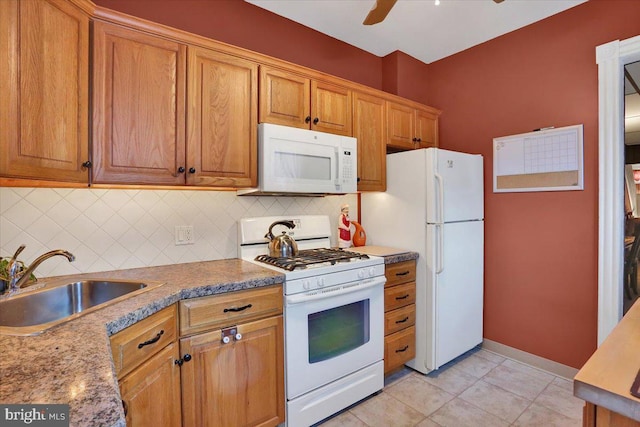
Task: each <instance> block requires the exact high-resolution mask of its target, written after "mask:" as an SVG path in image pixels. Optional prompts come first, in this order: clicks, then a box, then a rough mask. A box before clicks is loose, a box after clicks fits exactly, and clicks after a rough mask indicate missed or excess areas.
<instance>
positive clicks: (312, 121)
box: [259, 66, 352, 136]
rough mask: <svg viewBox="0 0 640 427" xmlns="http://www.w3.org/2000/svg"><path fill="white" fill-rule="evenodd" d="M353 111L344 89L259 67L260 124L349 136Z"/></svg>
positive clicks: (347, 91)
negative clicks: (272, 124)
mask: <svg viewBox="0 0 640 427" xmlns="http://www.w3.org/2000/svg"><path fill="white" fill-rule="evenodd" d="M351 108H352V106H351V90H350V89H349V88H347V87H345V86H341V85H339V84H333V83H331V82H325V81H319V80H312V79H310V78H308V77H305V76H302V75H299V74H295V73H289V72H287V71H284V70H279V69H275V68H269V67H267V66H261V67H260V112H259V120H260V122H266V123H274V124H279V125H285V126H292V127H297V128H302V129H313V130H318V131H321V132H329V133H333V134H338V135H347V136H350V135H351V134H352V126H351V119H352V111H351Z"/></svg>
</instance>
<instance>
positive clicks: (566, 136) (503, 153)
mask: <svg viewBox="0 0 640 427" xmlns="http://www.w3.org/2000/svg"><path fill="white" fill-rule="evenodd" d="M583 168H584V160H583V144H582V125H575V126H566V127H562V128H553V129H544V130H540V131H534V132H529V133H522V134H519V135H511V136H504V137H500V138H494V139H493V192H494V193H507V192H523V191H567V190H583V189H584V173H583Z"/></svg>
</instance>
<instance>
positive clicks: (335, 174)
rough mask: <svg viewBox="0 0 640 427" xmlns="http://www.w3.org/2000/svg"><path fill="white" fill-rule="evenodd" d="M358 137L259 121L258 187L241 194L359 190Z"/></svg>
mask: <svg viewBox="0 0 640 427" xmlns="http://www.w3.org/2000/svg"><path fill="white" fill-rule="evenodd" d="M357 159H358V153H357V140H356V139H355V138H351V137H348V136H341V135H333V134H330V133H325V132H316V131H312V130H307V129H298V128H292V127H288V126H281V125H274V124H270V123H260V124H259V125H258V188H251V189H244V190H238V194H239V195H259V194H271V195H278V194H306V195H324V194H346V193H355V192H356V191H357V189H358V188H357V180H358V177H357V175H358V173H357V172H358V160H357Z"/></svg>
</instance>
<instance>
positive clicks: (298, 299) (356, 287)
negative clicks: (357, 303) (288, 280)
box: [285, 276, 387, 304]
mask: <svg viewBox="0 0 640 427" xmlns="http://www.w3.org/2000/svg"><path fill="white" fill-rule="evenodd" d="M386 281H387V278H386V277H384V276H381V277H376V278H373V279H368V280H365V281H362V282H354V283H353V284H352V285H351V286H349V284H348V283H347V284H345V285H342V286H343V287H341V288H339V289H336V290H331V287H328V288H321V289H318V290H317V291H311V292H307V293H301V294H295V295H288V296H286V297H285V302H286V303H287V304H300V303H303V302H309V301H319V300H323V299H328V298H333V297H336V296H338V295H346V294H351V293H354V292H359V291H362V290H365V289H370V288H373V287H376V286H382V285H384V284H385V282H386Z"/></svg>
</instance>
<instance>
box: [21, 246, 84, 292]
mask: <svg viewBox="0 0 640 427" xmlns="http://www.w3.org/2000/svg"><path fill="white" fill-rule="evenodd" d="M22 249H24V247H23V246H21V247H20V248H18V251H17V252H16V255H14V257H13V258H11V261H9V265H8V271H9V289H10V290H11V291H16V290H18V289H19V288H21V287H23V286H24V284H25V283H27V282H28V281H29V277H31V274H32V273H33V272H34V271H35V269H36V268H37V267H38V266H39V265H40V264H41V263H42V261H44V260H47V259H49V258H51V257H54V256H56V255H61V256H64V257H66V258H67V259H68V260H69V262H72V261H75V259H76V257H75V256H74V255H73V254H72V253H71V252H67V251H64V250H62V249H56V250H54V251H50V252H47V253H44V254H42V255H40V256H39V257H38V258H36V259H35V260H34V261H33V262H32V263H31V265H30V266H29V267H27V268H26V269H24V270H22V269H19V268H18V262H17V260H16V259H15V258H16V256H17V254H18V253H20V252H21V251H22Z"/></svg>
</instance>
